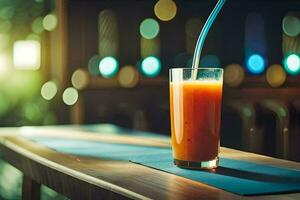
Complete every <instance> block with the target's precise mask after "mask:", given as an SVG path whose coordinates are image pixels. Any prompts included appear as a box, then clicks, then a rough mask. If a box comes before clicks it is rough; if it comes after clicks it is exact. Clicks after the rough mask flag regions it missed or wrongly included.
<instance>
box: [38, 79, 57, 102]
mask: <svg viewBox="0 0 300 200" xmlns="http://www.w3.org/2000/svg"><path fill="white" fill-rule="evenodd" d="M56 93H57V86H56V84H55V82H53V81H47V82H46V83H44V84H43V86H42V88H41V95H42V97H43V98H44V99H46V100H51V99H53V98H54V97H55V95H56Z"/></svg>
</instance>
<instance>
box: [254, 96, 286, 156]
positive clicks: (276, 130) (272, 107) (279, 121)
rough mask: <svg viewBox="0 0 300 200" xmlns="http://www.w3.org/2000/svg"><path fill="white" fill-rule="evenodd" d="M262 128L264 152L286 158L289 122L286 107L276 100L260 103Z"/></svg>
mask: <svg viewBox="0 0 300 200" xmlns="http://www.w3.org/2000/svg"><path fill="white" fill-rule="evenodd" d="M260 106H261V108H262V112H263V113H262V117H263V119H262V121H263V126H264V139H265V148H266V149H265V151H266V152H269V154H274V155H271V156H276V157H279V158H285V159H286V158H288V155H289V124H290V122H289V120H290V114H289V109H288V106H287V105H286V104H285V103H283V102H280V101H278V100H273V99H267V100H263V101H261V102H260Z"/></svg>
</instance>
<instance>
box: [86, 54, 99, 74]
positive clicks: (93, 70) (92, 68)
mask: <svg viewBox="0 0 300 200" xmlns="http://www.w3.org/2000/svg"><path fill="white" fill-rule="evenodd" d="M99 61H100V58H99V56H97V55H96V56H93V57H91V58H90V60H89V63H88V71H89V73H90V74H91V75H93V76H97V75H99Z"/></svg>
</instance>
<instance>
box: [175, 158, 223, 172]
mask: <svg viewBox="0 0 300 200" xmlns="http://www.w3.org/2000/svg"><path fill="white" fill-rule="evenodd" d="M174 164H175V165H176V166H178V167H181V168H187V169H214V168H217V167H218V166H219V157H216V158H215V159H213V160H208V161H201V162H195V161H185V160H177V159H174Z"/></svg>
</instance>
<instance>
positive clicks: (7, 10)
mask: <svg viewBox="0 0 300 200" xmlns="http://www.w3.org/2000/svg"><path fill="white" fill-rule="evenodd" d="M14 14H15V9H14V7H11V6H6V7H3V8H1V9H0V19H3V20H9V19H11V18H12V17H13V16H14Z"/></svg>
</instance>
